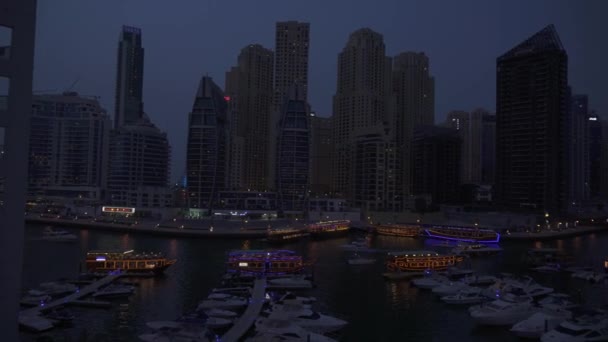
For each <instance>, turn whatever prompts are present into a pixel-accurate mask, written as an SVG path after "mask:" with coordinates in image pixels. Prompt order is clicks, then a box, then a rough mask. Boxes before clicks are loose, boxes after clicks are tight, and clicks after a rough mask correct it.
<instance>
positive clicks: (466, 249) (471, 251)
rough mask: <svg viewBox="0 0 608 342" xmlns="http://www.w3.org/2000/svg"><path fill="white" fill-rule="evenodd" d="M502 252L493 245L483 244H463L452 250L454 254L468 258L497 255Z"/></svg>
mask: <svg viewBox="0 0 608 342" xmlns="http://www.w3.org/2000/svg"><path fill="white" fill-rule="evenodd" d="M501 251H502V248H500V247H498V246H496V245H494V246H492V245H485V244H470V245H469V244H464V245H458V246H456V247H454V249H452V253H454V254H463V255H468V256H480V255H491V254H497V253H500V252H501Z"/></svg>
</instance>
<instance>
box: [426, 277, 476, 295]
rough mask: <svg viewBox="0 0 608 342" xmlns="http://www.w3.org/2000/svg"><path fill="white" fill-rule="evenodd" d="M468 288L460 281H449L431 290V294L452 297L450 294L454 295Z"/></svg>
mask: <svg viewBox="0 0 608 342" xmlns="http://www.w3.org/2000/svg"><path fill="white" fill-rule="evenodd" d="M469 288H470V286H469V285H467V284H465V283H463V282H461V281H450V282H446V283H443V284H441V285H439V286H435V287H433V289H432V292H433V293H434V294H436V295H438V296H441V297H443V296H447V295H452V294H456V293H458V292H460V291H463V290H466V289H469Z"/></svg>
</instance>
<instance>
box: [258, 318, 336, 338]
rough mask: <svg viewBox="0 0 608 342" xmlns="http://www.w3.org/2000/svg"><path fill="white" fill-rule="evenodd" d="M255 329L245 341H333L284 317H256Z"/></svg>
mask: <svg viewBox="0 0 608 342" xmlns="http://www.w3.org/2000/svg"><path fill="white" fill-rule="evenodd" d="M255 330H256V331H257V332H258V334H257V335H256V336H254V337H253V338H250V339H247V341H260V342H262V341H263V342H266V341H302V342H304V341H306V342H334V341H335V340H334V339H331V338H329V337H327V336H323V335H321V334H318V333H315V332H312V331H308V330H306V329H304V328H302V327H301V326H299V325H297V324H294V323H292V322H291V321H290V320H285V319H271V318H258V319H257V320H256V321H255Z"/></svg>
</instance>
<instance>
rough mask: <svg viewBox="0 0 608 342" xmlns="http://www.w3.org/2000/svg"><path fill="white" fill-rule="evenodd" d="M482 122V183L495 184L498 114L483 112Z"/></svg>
mask: <svg viewBox="0 0 608 342" xmlns="http://www.w3.org/2000/svg"><path fill="white" fill-rule="evenodd" d="M481 122H482V128H481V130H482V131H481V184H484V185H494V178H495V175H496V115H494V114H489V113H487V114H483V116H482V119H481Z"/></svg>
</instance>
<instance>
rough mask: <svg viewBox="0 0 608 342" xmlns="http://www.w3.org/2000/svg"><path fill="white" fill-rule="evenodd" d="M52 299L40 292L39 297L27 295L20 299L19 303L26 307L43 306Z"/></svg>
mask: <svg viewBox="0 0 608 342" xmlns="http://www.w3.org/2000/svg"><path fill="white" fill-rule="evenodd" d="M52 299H53V298H52V297H51V296H49V295H47V294H45V293H44V292H42V294H40V295H35V296H34V295H31V294H30V295H28V296H25V297H23V298H22V299H21V301H20V302H19V303H20V304H22V305H27V306H38V305H40V306H44V305H45V304H46V303H48V302H50V301H51V300H52Z"/></svg>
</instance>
